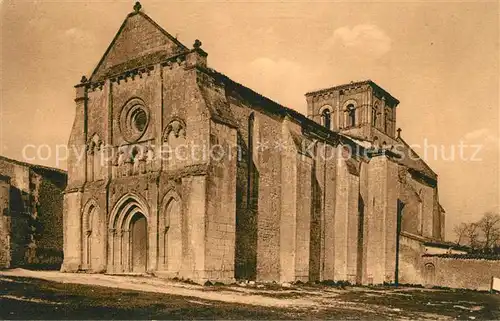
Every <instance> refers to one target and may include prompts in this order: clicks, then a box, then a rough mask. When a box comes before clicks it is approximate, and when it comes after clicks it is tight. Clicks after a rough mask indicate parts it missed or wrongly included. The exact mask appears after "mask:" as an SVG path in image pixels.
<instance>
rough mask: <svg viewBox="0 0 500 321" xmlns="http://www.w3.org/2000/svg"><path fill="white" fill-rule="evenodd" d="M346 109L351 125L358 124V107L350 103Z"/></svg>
mask: <svg viewBox="0 0 500 321" xmlns="http://www.w3.org/2000/svg"><path fill="white" fill-rule="evenodd" d="M346 109H347V119H348V125H349V127H354V126H356V108H354V105H353V104H349V105H348V106H347V108H346Z"/></svg>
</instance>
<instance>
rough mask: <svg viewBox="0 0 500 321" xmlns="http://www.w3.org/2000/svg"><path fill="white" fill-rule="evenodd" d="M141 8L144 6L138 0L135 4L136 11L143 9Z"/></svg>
mask: <svg viewBox="0 0 500 321" xmlns="http://www.w3.org/2000/svg"><path fill="white" fill-rule="evenodd" d="M141 8H142V5H141V3H140V2H139V1H137V2H136V3H135V5H134V11H135V12H139V11H141Z"/></svg>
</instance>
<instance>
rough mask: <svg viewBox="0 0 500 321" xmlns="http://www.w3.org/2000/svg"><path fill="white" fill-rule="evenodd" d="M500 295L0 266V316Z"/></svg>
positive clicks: (332, 309)
mask: <svg viewBox="0 0 500 321" xmlns="http://www.w3.org/2000/svg"><path fill="white" fill-rule="evenodd" d="M499 307H500V295H496V294H489V293H482V292H474V291H461V290H457V291H453V290H436V289H418V288H404V287H400V288H389V287H387V288H373V287H372V288H367V287H347V288H336V287H328V286H321V285H300V286H292V287H289V288H282V287H280V286H277V285H259V284H257V285H253V286H249V285H247V286H239V285H231V286H200V285H193V284H186V283H181V282H174V281H169V280H164V279H159V278H154V277H145V276H111V275H102V274H84V273H78V274H72V273H60V272H57V271H30V270H24V269H14V270H8V271H0V317H1V318H2V319H215V318H217V319H326V318H335V319H370V320H373V319H398V320H404V319H428V320H444V319H464V320H479V319H488V320H491V319H499V318H500V310H499Z"/></svg>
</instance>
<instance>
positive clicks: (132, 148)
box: [62, 6, 444, 284]
mask: <svg viewBox="0 0 500 321" xmlns="http://www.w3.org/2000/svg"><path fill="white" fill-rule="evenodd" d="M200 46H201V43H200V42H199V41H196V42H195V44H194V45H193V48H192V49H189V48H187V47H186V46H184V45H183V44H181V43H179V42H178V41H177V39H175V38H173V37H172V36H171V35H170V34H168V33H167V32H166V31H164V30H163V29H162V28H161V27H159V26H158V25H157V24H156V23H155V22H154V21H153V20H151V18H149V17H148V16H147V15H146V14H144V13H143V12H141V11H140V8H139V7H138V6H136V10H135V11H134V12H132V13H130V14H129V15H128V16H127V18H126V19H125V21H124V23H123V25H122V26H121V28H120V30H119V32H118V33H117V35H116V36H115V38H114V39H113V42H112V43H111V45H110V47H109V48H108V50H107V51H106V53H105V54H104V56H103V58H102V59H101V61H100V62H99V64H98V65H97V67H96V69H95V71H94V72H93V73H92V75H91V76H90V77H89V79H87V78H86V77H83V78H82V81H81V83H80V84H78V85H76V86H75V87H76V99H75V102H76V117H75V121H74V124H73V128H72V131H71V136H70V138H69V143H68V144H69V148H70V151H72V155H71V158H70V159H69V163H68V175H69V176H68V178H69V181H68V187H67V189H66V193H65V197H64V208H65V210H64V254H65V256H64V264H63V267H62V270H63V271H79V270H85V271H88V272H97V273H101V272H107V273H117V274H118V273H144V272H148V273H153V274H155V275H158V276H164V277H178V278H184V279H191V280H193V281H196V282H205V281H207V280H210V281H220V282H232V281H233V280H235V279H248V280H257V281H262V282H271V281H277V282H293V281H320V280H335V281H341V280H342V281H349V282H352V283H362V284H369V283H384V282H389V283H394V282H397V279H398V273H399V272H398V258H399V243H400V242H399V241H398V240H399V239H400V234H401V231H402V230H404V231H406V230H408V231H409V232H411V233H414V234H416V235H419V236H420V237H422V238H423V239H424V240H434V241H439V240H441V239H442V237H443V234H442V231H443V226H444V211H443V210H442V208H441V206H440V205H439V199H438V194H437V175H436V174H435V173H434V172H433V171H432V170H431V169H430V168H428V166H427V165H426V164H425V163H424V162H423V161H422V160H421V159H420V158H418V156H417V155H415V154H414V152H413V151H412V150H411V149H410V147H409V146H408V145H407V144H406V143H405V142H404V141H403V140H402V138H401V137H400V135H399V132H398V134H396V127H395V125H396V107H397V105H398V104H399V101H397V99H395V98H394V97H392V96H391V95H390V94H389V93H387V92H386V91H385V90H383V89H381V88H380V87H379V86H377V85H376V84H375V83H373V82H372V81H363V82H358V83H351V84H346V85H342V86H337V87H333V88H328V89H324V90H320V91H315V92H311V93H308V94H306V101H307V104H308V116H307V117H306V116H304V115H302V114H300V113H298V112H296V111H294V110H293V109H290V108H287V107H284V106H281V105H279V104H278V103H276V102H274V101H272V100H270V99H268V98H266V97H263V96H261V95H259V94H258V93H256V92H254V91H252V90H251V89H249V88H247V87H245V86H243V85H241V84H239V83H237V82H235V81H233V80H231V79H229V78H228V77H226V76H225V75H223V74H221V73H219V72H217V71H215V70H213V69H211V68H209V67H208V66H207V53H206V52H205V51H203V49H201V47H200ZM165 147H166V148H165ZM408 156H414V157H408Z"/></svg>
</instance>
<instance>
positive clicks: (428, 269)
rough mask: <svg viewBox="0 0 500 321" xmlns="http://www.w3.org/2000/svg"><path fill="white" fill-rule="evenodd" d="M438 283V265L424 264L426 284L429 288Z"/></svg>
mask: <svg viewBox="0 0 500 321" xmlns="http://www.w3.org/2000/svg"><path fill="white" fill-rule="evenodd" d="M434 285H436V267H435V266H434V264H432V263H426V264H425V265H424V286H425V287H427V288H430V287H433V286H434Z"/></svg>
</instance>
